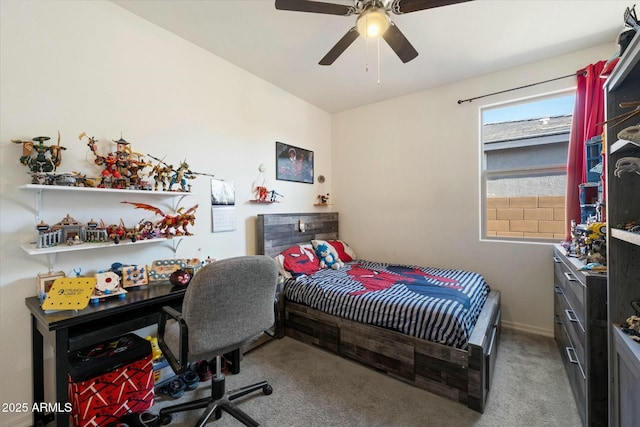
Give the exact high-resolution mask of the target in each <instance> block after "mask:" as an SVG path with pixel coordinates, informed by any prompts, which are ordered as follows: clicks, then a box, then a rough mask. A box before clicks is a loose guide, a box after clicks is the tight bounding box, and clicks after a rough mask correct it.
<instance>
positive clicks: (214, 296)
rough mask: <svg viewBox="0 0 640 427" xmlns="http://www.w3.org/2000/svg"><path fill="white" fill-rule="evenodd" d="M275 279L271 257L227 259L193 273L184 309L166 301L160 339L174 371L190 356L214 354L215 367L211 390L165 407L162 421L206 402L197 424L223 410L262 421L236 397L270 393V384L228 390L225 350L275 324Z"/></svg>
mask: <svg viewBox="0 0 640 427" xmlns="http://www.w3.org/2000/svg"><path fill="white" fill-rule="evenodd" d="M277 280H278V268H277V267H276V264H275V262H274V260H273V259H272V258H270V257H267V256H264V255H256V256H242V257H236V258H229V259H223V260H220V261H216V262H213V263H211V264H208V265H206V266H205V267H203V268H202V269H200V270H199V271H198V272H197V273H196V274H195V276H194V277H193V279H192V280H191V282H190V283H189V286H188V287H187V290H186V291H185V296H184V301H183V303H182V313H179V312H178V311H176V310H174V309H173V308H171V307H164V309H163V311H162V312H161V315H160V320H159V324H158V344H159V345H160V349H161V350H162V352H163V354H164V356H165V357H166V358H167V360H168V361H169V364H170V365H171V368H172V369H173V370H174V372H175V373H176V374H178V375H180V374H182V373H184V372H185V371H186V370H187V369H189V361H190V360H191V361H197V360H211V362H210V365H211V366H214V364H215V367H216V372H215V375H214V377H213V379H212V380H211V395H210V396H208V397H206V398H204V399H199V400H196V401H192V402H187V403H183V404H179V405H175V406H171V407H167V408H163V409H161V410H160V420H161V422H162V423H163V424H166V423H168V422H170V421H171V414H172V413H175V412H181V411H187V410H190V409H199V408H206V410H205V411H204V413H203V414H202V416H201V417H200V419H199V420H198V422H197V424H196V426H198V427H200V426H204V425H205V424H206V423H207V422H208V421H209V420H210V418H211V417H212V416H215V419H218V418H220V417H221V416H222V410H224V411H225V412H227V413H229V414H230V415H232V416H233V417H234V418H236V419H238V420H239V421H240V422H242V423H243V424H244V425H246V426H259V425H260V424H258V422H256V421H255V420H254V419H252V418H251V417H249V415H247V414H246V413H245V412H243V411H242V410H240V409H239V408H238V407H237V405H235V404H234V403H232V401H233V400H235V399H237V398H239V397H242V396H244V395H246V394H248V393H251V392H254V391H257V390H260V389H262V391H263V393H264V394H271V392H272V388H271V386H270V385H269V383H268V382H267V381H262V382H259V383H256V384H253V385H250V386H247V387H243V388H240V389H238V390H234V391H231V392H226V390H225V377H224V374H222V373H221V355H223V354H225V353H229V352H231V351H233V350H237V349H239V348H240V347H242V346H243V345H245V344H247V343H249V342H250V341H252V340H253V339H254V338H256V337H258V336H259V335H260V334H262V333H263V332H264V331H267V330H268V329H269V328H271V327H272V326H273V325H274V320H275V310H274V298H275V292H276V285H277ZM276 324H277V322H276ZM214 359H215V362H214Z"/></svg>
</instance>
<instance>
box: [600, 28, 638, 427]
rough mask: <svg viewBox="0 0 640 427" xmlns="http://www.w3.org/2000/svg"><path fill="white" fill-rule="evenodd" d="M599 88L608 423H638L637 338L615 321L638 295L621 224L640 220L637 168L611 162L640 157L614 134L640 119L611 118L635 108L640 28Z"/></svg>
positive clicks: (633, 247) (629, 236) (632, 254)
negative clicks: (602, 100) (604, 195)
mask: <svg viewBox="0 0 640 427" xmlns="http://www.w3.org/2000/svg"><path fill="white" fill-rule="evenodd" d="M604 88H605V96H606V116H607V120H608V121H609V122H608V124H607V126H606V142H607V151H606V152H607V162H606V163H607V164H606V169H607V188H606V191H607V227H608V233H607V263H608V333H609V334H608V335H609V385H610V387H611V388H610V392H609V424H610V426H612V427H618V426H622V427H627V426H636V427H637V426H640V401H639V399H638V396H640V343H637V342H635V341H632V340H631V339H630V338H629V336H628V335H625V334H624V333H622V332H621V331H620V328H619V326H618V325H619V324H621V323H624V322H625V320H626V319H627V318H628V317H629V316H631V315H632V314H635V312H634V310H633V308H632V307H631V302H632V301H636V300H640V234H638V233H633V232H630V231H625V230H623V228H624V224H627V223H629V222H631V221H638V220H640V174H639V173H636V172H633V171H630V172H629V171H627V172H619V173H616V162H618V160H619V159H621V158H624V157H631V158H638V159H640V143H638V142H632V141H629V140H624V139H620V138H618V136H617V135H618V133H619V132H620V131H621V130H623V129H625V128H627V127H629V126H635V125H640V114H637V115H635V116H634V117H633V118H631V119H629V120H626V121H625V122H624V123H621V124H617V125H616V124H615V123H616V120H615V119H614V118H615V117H619V116H620V115H621V114H624V113H629V112H631V111H633V110H634V109H635V108H639V107H638V104H637V103H638V102H640V33H638V34H636V35H635V37H634V38H633V40H632V41H631V43H630V44H629V46H628V47H627V49H626V51H625V52H624V54H623V55H622V57H621V58H620V60H619V62H618V64H617V66H616V67H615V69H614V70H613V72H612V73H611V75H610V76H609V78H608V79H607V80H606V83H605V86H604ZM621 103H622V104H623V105H622V106H621V105H620V104H621ZM625 103H627V104H625ZM638 161H639V162H640V160H638Z"/></svg>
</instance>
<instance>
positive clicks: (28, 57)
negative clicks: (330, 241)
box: [0, 0, 333, 425]
mask: <svg viewBox="0 0 640 427" xmlns="http://www.w3.org/2000/svg"><path fill="white" fill-rule="evenodd" d="M0 8H1V9H0V17H1V21H0V30H1V33H0V43H1V44H0V55H1V56H0V67H1V68H0V96H1V98H0V112H1V113H0V114H1V115H0V141H2V143H1V144H0V164H1V168H0V209H1V214H0V231H1V236H2V239H1V242H0V343H1V344H0V348H1V350H0V366H2V377H3V378H2V383H3V384H4V385H5V386H4V387H2V389H1V390H0V402H3V403H4V402H31V358H30V352H31V341H30V327H29V325H30V317H29V312H28V310H27V309H26V307H25V304H24V299H25V298H26V297H30V296H33V295H35V289H36V287H35V283H36V280H35V276H36V274H37V273H39V272H46V271H47V269H48V258H47V257H46V256H29V255H27V254H26V253H25V252H23V251H22V250H21V249H20V247H19V245H20V243H26V242H29V241H32V240H33V239H34V238H35V229H34V226H35V220H34V194H33V193H32V192H29V191H25V190H20V189H19V188H18V187H19V186H21V185H22V184H26V183H28V182H29V177H28V176H27V173H26V172H27V168H26V167H25V166H23V165H21V164H20V163H19V161H18V159H19V157H20V155H21V151H22V149H21V147H20V146H19V145H17V144H13V143H11V142H10V141H11V139H31V138H33V137H35V136H39V135H47V136H50V137H52V141H55V140H56V138H57V132H58V130H59V131H60V133H61V135H62V141H61V144H62V145H63V146H65V147H66V148H67V150H66V151H65V152H64V154H63V156H64V157H63V162H62V165H61V167H60V168H59V170H60V171H80V172H84V173H88V174H89V175H90V176H91V175H93V176H96V175H97V174H98V173H99V172H100V168H98V167H96V166H95V165H93V164H92V163H91V162H92V160H93V159H92V157H91V155H90V154H89V153H88V148H87V146H86V144H85V141H80V140H79V139H78V135H79V134H80V132H83V131H86V132H87V133H88V134H89V135H91V136H94V137H96V138H97V139H98V140H99V141H100V144H101V145H100V150H99V151H100V153H101V154H103V155H104V154H107V153H108V152H110V151H114V149H115V144H113V143H112V142H111V140H114V139H118V138H120V132H121V131H122V136H123V137H124V138H125V139H126V140H128V141H129V142H131V143H132V149H133V150H134V151H140V152H143V153H151V154H153V155H155V156H157V157H160V158H163V157H164V156H166V160H167V161H168V162H171V163H173V164H174V165H176V164H177V163H178V162H180V161H181V160H183V159H186V160H187V161H188V163H189V164H190V166H191V169H192V170H193V171H197V172H203V173H213V174H215V175H216V176H217V177H219V178H222V179H226V180H231V181H234V182H235V185H236V200H237V203H238V204H237V207H236V213H237V214H236V218H237V225H238V227H237V230H236V231H235V232H228V233H211V225H210V224H211V214H210V211H209V209H208V206H209V203H210V202H209V200H210V193H209V185H210V183H209V182H210V181H209V179H208V178H207V177H198V178H197V179H195V180H194V181H192V183H193V190H192V191H193V193H194V194H193V195H192V196H189V197H188V198H186V199H185V200H184V201H183V202H182V205H183V206H185V207H191V206H192V205H194V204H196V203H198V204H199V205H200V208H199V209H198V211H197V220H196V225H195V227H194V228H193V230H192V231H193V232H194V233H195V236H194V237H193V238H189V239H184V240H183V241H182V243H181V244H180V246H179V247H178V251H177V254H176V256H177V257H180V258H183V257H184V258H191V257H200V258H206V257H207V256H212V257H215V258H225V257H230V256H234V255H242V254H252V253H255V231H254V229H255V227H254V222H255V221H254V218H255V215H257V214H259V213H277V212H311V211H314V208H313V203H315V202H316V195H317V191H318V188H317V187H316V185H309V184H301V183H290V182H283V181H276V180H275V172H274V169H275V141H282V142H286V143H289V144H292V145H296V146H300V147H304V148H306V149H309V150H313V151H314V152H315V162H316V163H315V171H316V175H318V174H324V175H326V176H328V177H331V175H332V171H331V117H330V115H329V114H328V113H326V112H324V111H322V110H320V109H318V108H316V107H314V106H312V105H310V104H308V103H306V102H303V101H301V100H300V99H298V98H296V97H294V96H292V95H290V94H288V93H286V92H284V91H282V90H281V89H279V88H277V87H275V86H273V85H271V84H268V83H266V82H264V81H262V80H260V79H258V78H257V77H255V76H254V75H251V74H248V73H247V72H245V71H243V70H241V69H239V68H238V67H236V66H233V65H231V64H229V63H227V62H225V61H223V60H221V59H220V58H218V57H216V56H214V55H212V54H210V53H207V52H205V51H204V50H202V49H201V48H199V47H197V46H195V45H193V44H190V43H188V42H186V41H184V40H182V39H180V38H178V37H176V36H174V35H172V34H170V33H168V32H166V31H164V30H162V29H160V28H158V27H156V26H154V25H152V24H150V23H148V22H146V21H143V20H141V19H140V18H138V17H136V16H134V15H132V14H130V13H129V12H127V11H125V10H124V9H122V8H120V7H118V6H116V5H114V4H112V3H109V2H104V1H90V2H78V1H55V2H54V1H28V2H27V1H5V0H2V1H1V2H0ZM260 164H264V165H265V166H266V168H267V171H266V178H267V186H269V187H271V188H274V189H276V190H277V191H278V192H279V193H281V194H283V195H284V198H282V199H281V201H282V202H281V203H279V204H273V205H255V204H249V203H248V201H249V199H251V198H253V197H254V194H253V193H252V186H253V181H254V180H256V179H257V178H258V166H259V165H260ZM330 185H331V180H329V181H328V182H327V183H325V188H326V191H327V192H331V193H332V192H333V191H332V189H331V187H330ZM124 199H125V198H123V197H120V196H109V195H106V196H100V198H97V197H96V196H95V195H93V194H88V195H87V194H82V195H64V196H59V195H54V194H52V193H45V196H44V204H45V208H46V209H45V210H44V211H43V219H44V220H45V221H47V222H49V223H50V224H54V223H56V222H58V221H59V220H60V219H62V217H63V216H64V215H66V214H67V213H69V214H71V215H72V216H73V217H75V218H76V219H78V220H80V221H88V220H89V219H91V218H94V219H96V220H98V219H101V218H103V219H105V221H107V222H109V221H116V222H117V220H118V219H119V218H120V217H122V218H124V219H125V220H126V221H127V220H129V221H138V220H140V219H141V218H142V217H145V216H149V215H150V217H151V218H152V217H153V215H152V214H150V213H147V212H141V211H139V210H135V209H133V207H132V206H124V205H121V204H120V203H119V202H120V201H122V200H124ZM127 199H128V200H131V201H140V202H146V203H150V204H155V205H159V206H160V207H162V208H166V207H167V205H166V203H165V201H163V200H161V199H155V198H144V197H128V198H127ZM171 257H173V253H172V251H171V247H170V246H169V245H166V244H153V245H144V246H134V247H129V248H114V249H105V250H97V251H85V252H75V253H73V254H58V255H57V257H56V263H55V266H54V267H55V269H56V270H63V271H65V272H66V273H67V275H72V274H73V269H74V268H78V267H81V268H82V273H83V274H87V275H90V274H92V273H95V272H96V271H98V270H101V269H108V268H109V267H110V265H111V263H113V262H116V261H119V262H128V263H140V264H142V263H149V262H151V261H152V260H154V259H166V258H171ZM52 368H53V365H52V359H49V362H48V363H47V365H46V369H48V370H51V369H52ZM47 380H48V381H49V382H50V378H49V377H48V378H47ZM49 387H51V384H49ZM29 416H30V414H28V415H25V414H17V413H1V412H0V425H18V424H20V425H27V424H28V423H29V421H28V420H29V419H30V418H29Z"/></svg>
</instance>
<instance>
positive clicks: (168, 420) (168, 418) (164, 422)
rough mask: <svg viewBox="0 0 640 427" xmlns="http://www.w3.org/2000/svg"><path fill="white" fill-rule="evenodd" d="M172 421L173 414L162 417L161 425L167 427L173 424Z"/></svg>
mask: <svg viewBox="0 0 640 427" xmlns="http://www.w3.org/2000/svg"><path fill="white" fill-rule="evenodd" d="M171 420H173V417H172V416H171V414H166V415H162V416H160V425H163V426H166V425H167V424H170V423H171Z"/></svg>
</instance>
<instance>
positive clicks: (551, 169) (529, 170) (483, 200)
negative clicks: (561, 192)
mask: <svg viewBox="0 0 640 427" xmlns="http://www.w3.org/2000/svg"><path fill="white" fill-rule="evenodd" d="M575 92H576V88H575V87H572V88H567V89H562V90H559V91H556V92H549V93H543V94H537V95H532V96H530V97H526V98H520V99H512V100H505V101H502V102H498V103H495V104H487V105H482V106H480V107H479V109H478V113H479V141H480V143H479V160H480V168H479V170H480V194H479V196H480V203H479V206H480V236H479V237H480V241H489V242H496V241H508V242H515V243H528V244H545V245H547V244H555V243H558V242H559V239H558V238H537V237H524V236H523V237H514V236H489V235H487V228H488V227H487V223H488V215H487V213H488V212H487V205H488V202H487V186H488V182H489V181H490V180H491V178H497V177H501V176H514V175H516V176H517V174H520V176H526V175H528V174H534V175H537V174H539V173H540V172H548V173H549V174H557V175H564V176H565V177H566V175H567V165H566V163H565V164H551V165H543V166H529V167H522V168H508V169H496V170H492V171H488V170H487V156H486V151H492V150H498V149H500V147H497V146H495V147H492V148H491V149H489V150H485V142H484V120H483V119H484V114H485V112H487V111H490V110H495V109H501V108H509V107H515V106H518V105H524V104H528V103H535V102H539V101H544V100H548V99H553V98H560V97H563V96H569V95H575ZM571 113H572V114H573V111H571ZM523 120H526V119H523ZM554 137H555V138H554ZM542 138H545V139H547V140H548V142H545V141H542V142H541V143H540V144H538V145H543V144H553V143H557V142H561V141H558V139H559V138H558V137H556V136H555V135H551V136H548V137H542ZM569 138H570V132H569ZM562 139H563V140H564V139H565V138H562ZM497 144H500V143H497ZM518 145H520V146H525V145H527V144H526V143H524V141H523V142H522V143H521V144H515V145H511V147H512V148H513V147H516V148H517V147H518Z"/></svg>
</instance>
